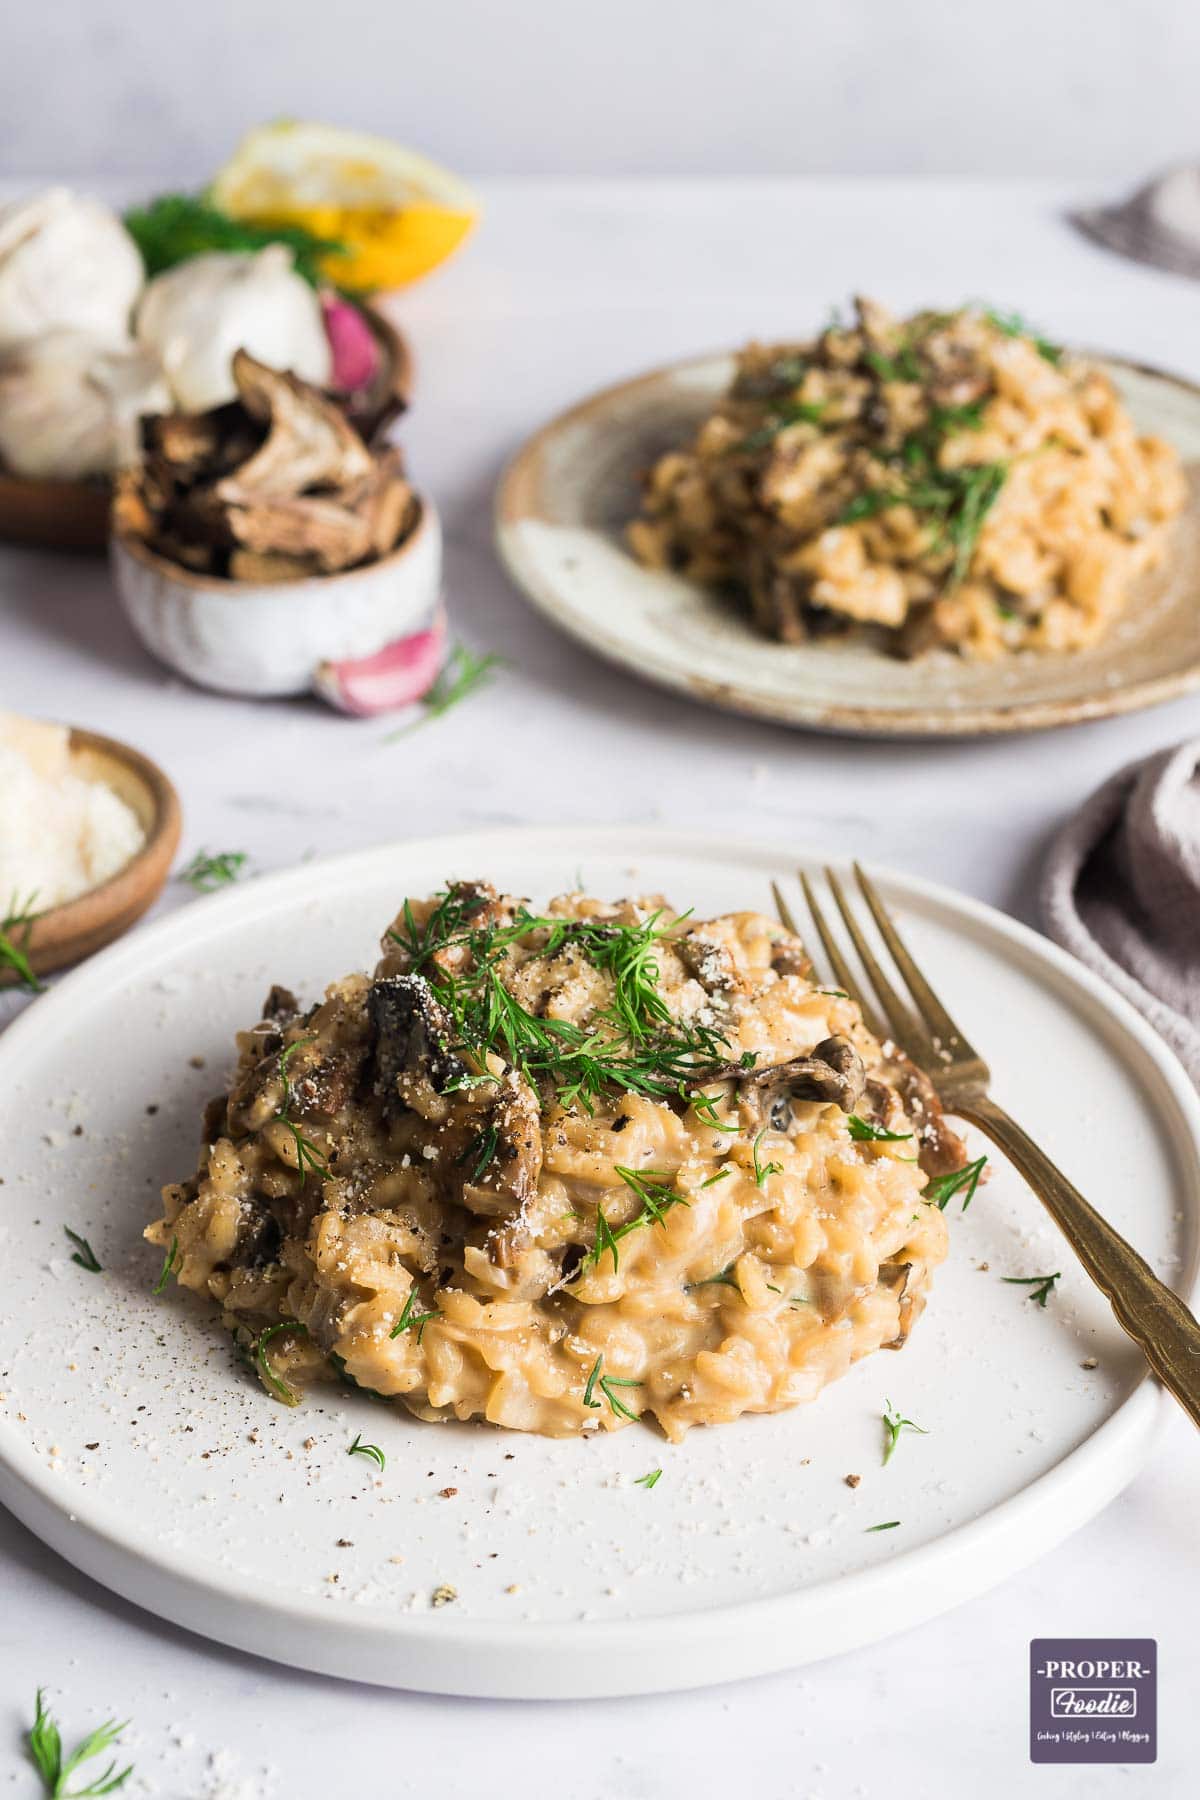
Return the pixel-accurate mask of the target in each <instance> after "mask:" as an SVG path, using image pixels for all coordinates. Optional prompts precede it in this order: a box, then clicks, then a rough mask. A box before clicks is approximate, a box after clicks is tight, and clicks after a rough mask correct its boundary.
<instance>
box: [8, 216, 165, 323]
mask: <svg viewBox="0 0 1200 1800" xmlns="http://www.w3.org/2000/svg"><path fill="white" fill-rule="evenodd" d="M144 279H145V276H144V271H143V268H142V259H141V256H140V255H139V253H138V248H137V245H136V244H135V243H134V241H133V239H132V238H131V237H130V235H129V233H128V232H127V231H126V229H125V227H124V226H123V225H122V223H121V221H120V219H118V218H117V215H116V214H115V213H114V212H110V211H109V209H108V207H107V206H103V205H102V204H101V203H100V201H99V200H88V199H85V198H83V197H82V196H80V195H78V194H73V193H71V192H70V190H69V189H68V188H47V189H46V190H45V192H44V193H41V194H34V195H33V196H32V197H31V198H30V199H27V200H16V201H13V202H12V203H11V204H10V205H8V206H0V349H2V348H6V347H7V346H8V345H10V344H16V343H20V342H22V341H23V340H25V339H27V338H32V337H37V336H39V335H40V334H41V333H42V332H44V331H90V332H95V333H96V334H98V335H99V336H101V337H109V338H114V337H123V336H124V335H125V334H126V332H127V331H128V330H129V315H130V313H131V312H132V310H133V305H134V302H135V300H136V299H137V297H138V295H139V293H140V292H141V290H142V284H143V281H144Z"/></svg>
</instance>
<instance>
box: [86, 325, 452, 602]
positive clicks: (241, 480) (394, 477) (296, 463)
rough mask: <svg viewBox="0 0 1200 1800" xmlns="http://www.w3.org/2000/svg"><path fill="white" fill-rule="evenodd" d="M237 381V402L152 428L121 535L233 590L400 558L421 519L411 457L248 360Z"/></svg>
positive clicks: (145, 430)
mask: <svg viewBox="0 0 1200 1800" xmlns="http://www.w3.org/2000/svg"><path fill="white" fill-rule="evenodd" d="M233 372H234V379H235V381H236V383H237V390H238V398H237V400H236V401H233V402H230V403H229V404H228V405H224V406H220V407H217V408H215V409H214V410H213V411H211V412H207V413H198V414H183V413H173V414H166V415H163V416H160V417H156V418H149V419H146V420H144V421H143V423H142V430H141V452H142V454H141V462H140V464H139V465H138V466H137V467H136V468H134V469H132V470H129V471H127V472H126V474H125V475H124V476H123V477H122V478H121V480H120V482H119V484H118V490H117V496H116V502H115V519H116V525H117V529H118V531H119V532H121V533H122V534H123V535H125V536H127V537H135V538H140V539H142V540H143V541H144V542H145V543H147V544H148V545H150V547H151V548H152V549H154V550H156V551H157V552H158V553H159V554H160V555H162V556H166V557H169V558H170V559H171V560H172V561H173V562H177V563H179V564H180V565H181V566H183V567H184V568H187V569H193V570H196V571H198V572H200V573H205V574H212V575H218V576H227V577H229V578H230V579H231V580H234V581H256V582H264V581H278V582H287V581H299V580H307V579H310V578H311V577H313V576H316V575H332V574H335V573H336V572H337V571H338V570H341V569H352V568H356V567H358V566H360V565H362V564H365V563H369V562H373V561H376V560H378V559H379V558H381V557H385V556H388V555H390V554H391V553H392V551H393V550H395V549H396V548H397V546H398V545H399V544H401V543H402V542H403V541H404V539H405V538H406V537H407V536H408V535H409V533H410V532H411V531H412V530H413V528H414V526H415V524H416V522H417V518H418V514H419V506H418V502H417V500H416V497H415V496H414V494H413V491H412V489H411V488H410V486H409V484H408V482H407V481H406V480H405V478H404V464H403V459H402V457H401V454H400V451H399V450H398V449H397V448H395V447H394V446H383V447H381V448H378V449H372V448H370V447H369V446H368V445H367V444H366V443H365V442H364V441H363V439H362V437H361V436H360V435H359V433H358V432H357V431H356V430H355V429H354V426H353V425H352V424H351V423H350V422H349V421H348V419H347V418H346V416H345V414H344V413H343V411H342V410H341V409H340V408H339V407H338V405H337V404H336V403H335V402H334V401H333V400H331V399H330V398H329V396H328V395H326V394H323V393H321V392H320V391H319V390H318V389H317V388H314V387H311V386H309V384H308V383H306V382H304V381H301V380H300V379H299V378H298V377H297V376H295V375H292V374H288V373H285V372H282V371H280V370H277V369H271V368H268V367H266V365H265V364H263V363H260V362H258V361H257V360H256V359H255V358H254V357H252V356H250V355H249V354H248V353H247V352H246V351H244V350H239V351H238V352H237V354H236V356H235V357H234V362H233Z"/></svg>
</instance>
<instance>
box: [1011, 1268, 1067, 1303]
mask: <svg viewBox="0 0 1200 1800" xmlns="http://www.w3.org/2000/svg"><path fill="white" fill-rule="evenodd" d="M1000 1279H1001V1281H1007V1282H1009V1283H1010V1285H1012V1286H1013V1287H1027V1288H1028V1289H1029V1292H1028V1293H1027V1294H1026V1296H1025V1298H1026V1299H1027V1300H1036V1301H1037V1303H1038V1305H1039V1306H1043V1307H1044V1306H1045V1304H1046V1301H1047V1299H1048V1298H1049V1296H1050V1295H1051V1294H1052V1293H1053V1291H1054V1284H1055V1282H1056V1281H1061V1280H1062V1271H1061V1269H1060V1270H1058V1271H1057V1272H1056V1273H1055V1274H1053V1275H1002V1276H1001V1277H1000Z"/></svg>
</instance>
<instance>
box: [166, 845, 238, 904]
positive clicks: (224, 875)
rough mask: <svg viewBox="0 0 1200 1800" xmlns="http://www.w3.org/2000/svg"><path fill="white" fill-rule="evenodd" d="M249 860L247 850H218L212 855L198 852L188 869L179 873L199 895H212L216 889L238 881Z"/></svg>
mask: <svg viewBox="0 0 1200 1800" xmlns="http://www.w3.org/2000/svg"><path fill="white" fill-rule="evenodd" d="M248 860H249V858H248V856H247V853H246V851H245V850H217V851H214V852H212V853H211V854H210V852H209V851H207V850H198V851H197V852H196V854H195V856H193V858H192V860H191V862H190V863H189V864H188V866H187V868H186V869H181V870H180V871H179V879H180V881H186V882H187V883H188V885H189V887H194V888H195V890H196V892H197V893H198V894H211V893H212V892H213V890H214V889H215V888H219V887H227V886H228V885H229V884H230V883H231V882H234V881H237V879H238V878H239V876H240V875H241V873H242V869H243V868H244V866H245V864H246V863H247V861H248Z"/></svg>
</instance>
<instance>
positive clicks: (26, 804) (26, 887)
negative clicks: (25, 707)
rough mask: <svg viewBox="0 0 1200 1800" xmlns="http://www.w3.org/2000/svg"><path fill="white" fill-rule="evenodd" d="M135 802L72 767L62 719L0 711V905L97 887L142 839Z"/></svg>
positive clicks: (54, 898) (42, 903) (51, 901)
mask: <svg viewBox="0 0 1200 1800" xmlns="http://www.w3.org/2000/svg"><path fill="white" fill-rule="evenodd" d="M145 841H146V838H145V833H144V832H143V830H142V827H141V825H140V824H139V823H138V820H137V817H136V816H135V814H134V812H133V810H132V808H131V807H129V806H127V805H126V803H125V801H124V800H122V799H121V798H120V797H119V796H118V795H117V794H115V793H114V792H113V791H112V789H111V788H109V787H106V786H105V784H104V783H103V782H100V781H89V780H87V779H85V778H84V777H83V776H81V775H79V774H78V773H76V772H75V771H74V770H73V769H72V766H71V751H70V740H69V734H68V732H67V729H66V727H65V726H63V725H49V724H44V723H42V722H41V721H39V720H33V719H22V718H19V717H17V716H16V715H15V714H12V713H0V906H2V905H3V903H4V902H5V901H7V900H8V898H9V896H10V895H11V896H12V897H13V898H14V899H16V900H18V901H25V900H27V899H28V897H29V896H30V895H36V906H37V910H38V911H39V912H45V911H46V910H47V908H49V907H51V906H59V905H61V904H62V902H63V901H64V900H74V899H76V898H77V897H78V896H79V895H80V894H85V893H87V892H88V890H89V889H91V888H95V887H99V886H100V883H101V882H103V881H107V880H108V879H109V877H110V876H112V875H115V874H116V873H117V871H118V870H119V869H123V868H124V866H125V864H126V863H127V862H128V861H129V860H130V858H131V857H133V856H134V855H136V853H137V852H138V851H139V850H140V849H141V847H142V845H143V844H144V843H145Z"/></svg>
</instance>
